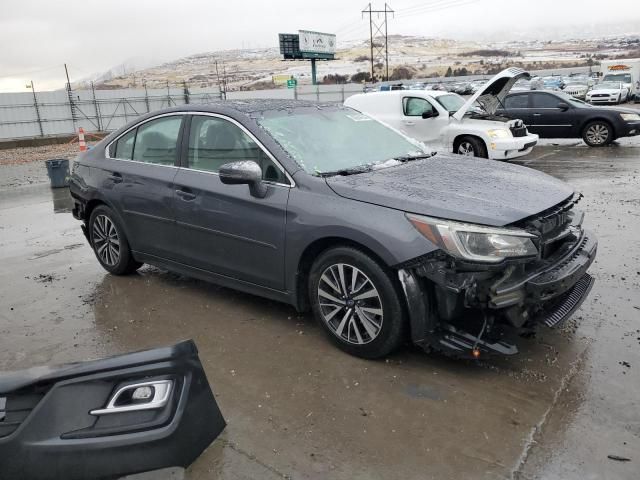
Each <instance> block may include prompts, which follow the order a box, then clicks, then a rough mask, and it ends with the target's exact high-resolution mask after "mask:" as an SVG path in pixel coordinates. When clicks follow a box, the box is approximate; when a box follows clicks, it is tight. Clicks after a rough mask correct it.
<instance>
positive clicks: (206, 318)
mask: <svg viewBox="0 0 640 480" xmlns="http://www.w3.org/2000/svg"><path fill="white" fill-rule="evenodd" d="M553 143H554V142H550V141H546V142H544V144H543V145H541V146H539V147H537V148H536V149H535V150H534V152H533V153H532V154H531V155H529V156H528V157H525V158H523V159H521V160H519V161H518V163H521V164H525V165H527V166H529V167H532V168H536V169H539V170H542V171H544V172H547V173H549V174H551V175H554V176H556V177H559V178H561V179H563V180H565V181H568V182H569V183H571V184H572V185H573V186H574V187H575V188H576V189H577V190H579V191H581V192H582V193H584V195H585V198H584V200H583V203H582V208H583V209H584V210H585V211H586V213H587V216H586V225H587V227H588V228H591V229H593V230H595V232H596V233H597V235H598V237H599V241H600V246H599V252H598V257H597V260H596V262H595V264H594V266H593V267H592V268H591V272H592V273H593V275H594V276H595V277H596V280H597V282H596V284H595V286H594V289H593V290H592V293H591V295H590V297H589V298H588V299H587V301H586V302H585V303H584V304H583V306H582V307H581V308H580V310H579V311H578V312H577V313H576V314H575V315H574V317H573V319H572V320H571V321H569V322H568V324H567V325H566V326H565V328H564V329H563V330H562V331H557V330H545V331H542V332H541V333H540V334H539V335H538V336H537V337H536V338H535V339H527V340H525V339H523V340H522V343H521V345H520V348H521V354H520V355H519V356H518V357H516V358H512V359H487V360H481V361H479V362H476V363H474V362H467V361H454V360H449V359H446V358H443V357H441V356H439V355H436V354H431V355H427V354H425V353H423V352H422V351H420V350H417V349H414V348H410V347H406V348H404V349H403V350H401V351H400V352H398V353H396V354H394V355H393V356H391V357H389V358H388V359H386V360H383V361H366V360H361V359H358V358H354V357H350V356H348V355H346V354H344V353H342V352H340V351H338V350H337V349H335V348H334V347H332V346H331V344H330V343H329V342H328V341H327V340H326V339H325V338H324V335H323V333H322V331H321V330H320V329H319V327H317V326H316V325H315V323H314V321H313V319H312V318H311V316H310V315H303V316H299V315H298V314H296V312H295V311H294V309H293V308H291V307H288V306H286V305H281V304H278V303H275V302H271V301H268V300H264V299H261V298H258V297H253V296H250V295H246V294H242V293H238V292H235V291H232V290H228V289H224V288H220V287H217V286H215V285H211V284H207V283H204V282H200V281H197V280H193V279H189V278H185V277H181V276H178V275H175V274H172V273H168V272H165V271H162V270H159V269H156V268H154V267H148V266H145V267H143V268H142V269H141V270H140V272H139V273H138V274H136V275H132V276H129V277H115V276H111V275H109V274H107V273H106V272H104V271H103V270H102V269H101V268H100V266H99V264H98V262H97V261H96V259H95V257H94V255H93V253H92V251H91V250H90V248H89V246H88V245H87V243H86V241H85V239H84V237H83V235H82V233H81V231H80V226H79V223H78V222H77V221H75V220H74V219H73V218H72V216H71V214H70V213H69V207H70V199H69V197H68V193H67V191H66V190H64V189H63V190H51V189H49V187H48V185H46V184H38V185H30V186H23V187H15V186H7V187H2V188H0V265H1V267H0V285H2V288H1V290H0V370H10V369H18V368H25V367H29V366H32V365H38V364H48V363H60V362H69V361H78V360H83V359H92V358H97V357H101V356H108V355H113V354H117V353H123V352H128V351H132V350H139V349H143V348H149V347H155V346H160V345H166V344H170V343H173V342H175V341H178V340H180V339H185V338H193V339H194V340H195V341H196V342H197V344H198V347H199V349H200V357H201V360H202V363H203V365H204V367H205V370H206V372H207V375H208V378H209V381H210V383H211V385H212V388H213V390H214V392H215V394H216V398H217V401H218V403H219V405H220V408H221V410H222V412H223V414H224V415H225V417H226V419H227V422H228V426H227V428H226V430H225V432H224V433H223V434H222V436H221V437H220V438H219V439H218V440H217V441H215V442H214V443H213V444H212V446H211V447H210V448H209V449H208V450H207V451H206V452H205V453H204V454H203V455H202V456H201V457H200V458H199V459H198V460H197V461H196V462H195V463H194V464H193V465H192V466H191V467H190V468H189V469H188V470H187V471H186V472H182V471H180V470H170V471H165V472H162V473H154V474H152V475H143V476H142V477H143V478H154V479H164V478H167V479H169V478H171V479H174V478H175V479H178V478H186V479H189V480H196V479H198V480H200V479H205V478H206V479H270V478H282V477H290V478H305V479H325V478H327V479H392V478H393V479H395V478H402V479H406V480H409V479H425V478H434V479H442V478H468V479H496V478H498V479H499V478H515V479H636V478H638V476H639V474H638V472H639V471H640V405H639V402H640V400H639V399H640V242H638V238H639V237H640V139H634V140H621V141H620V143H619V144H617V145H613V146H611V147H607V148H601V149H589V148H587V147H585V146H580V145H578V142H571V141H563V142H561V145H554V144H553ZM0 172H1V170H0ZM608 455H617V456H619V457H626V458H629V459H630V461H626V462H623V461H618V460H612V459H609V458H608Z"/></svg>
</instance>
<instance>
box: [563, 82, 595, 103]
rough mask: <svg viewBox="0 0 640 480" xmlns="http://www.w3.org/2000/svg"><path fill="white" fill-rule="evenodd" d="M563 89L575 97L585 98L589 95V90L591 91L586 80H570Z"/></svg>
mask: <svg viewBox="0 0 640 480" xmlns="http://www.w3.org/2000/svg"><path fill="white" fill-rule="evenodd" d="M563 91H564V93H566V94H567V95H571V96H572V97H573V98H577V99H579V100H584V99H585V98H586V96H587V92H588V91H589V85H587V83H585V82H578V81H575V80H569V83H567V84H566V85H565V87H564V90H563Z"/></svg>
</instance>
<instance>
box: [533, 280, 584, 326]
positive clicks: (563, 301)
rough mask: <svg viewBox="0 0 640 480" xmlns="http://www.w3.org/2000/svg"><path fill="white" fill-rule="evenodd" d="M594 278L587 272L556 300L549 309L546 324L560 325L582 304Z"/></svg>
mask: <svg viewBox="0 0 640 480" xmlns="http://www.w3.org/2000/svg"><path fill="white" fill-rule="evenodd" d="M594 282H595V280H594V278H593V277H592V276H591V275H589V274H585V275H584V276H583V277H582V278H581V279H580V280H578V283H576V284H575V285H574V286H573V288H572V289H571V290H570V291H569V292H567V293H566V294H565V295H563V296H562V297H561V298H560V299H559V300H557V301H556V302H554V305H553V307H552V308H551V309H550V310H548V311H547V314H546V315H545V319H544V320H543V322H544V324H545V325H547V326H548V327H559V326H560V325H562V323H564V321H565V320H566V319H567V318H569V316H570V315H571V314H572V313H573V312H574V311H575V310H576V309H577V308H578V307H579V306H580V304H582V302H583V301H584V299H585V298H586V296H587V294H588V293H589V291H590V290H591V287H593V283H594Z"/></svg>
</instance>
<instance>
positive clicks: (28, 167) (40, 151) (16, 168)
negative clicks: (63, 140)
mask: <svg viewBox="0 0 640 480" xmlns="http://www.w3.org/2000/svg"><path fill="white" fill-rule="evenodd" d="M78 153H79V151H78V144H77V143H74V144H61V145H44V146H40V147H21V148H11V149H8V150H0V190H4V189H7V188H13V187H23V186H25V185H33V184H39V183H48V182H49V177H48V176H47V167H46V166H45V164H44V161H45V160H49V159H52V158H68V159H73V158H75V157H76V156H77V155H78Z"/></svg>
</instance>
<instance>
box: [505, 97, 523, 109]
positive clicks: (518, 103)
mask: <svg viewBox="0 0 640 480" xmlns="http://www.w3.org/2000/svg"><path fill="white" fill-rule="evenodd" d="M528 106H529V96H528V95H526V94H524V95H511V96H509V97H507V98H506V100H505V101H504V108H506V109H510V108H527V107H528Z"/></svg>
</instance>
